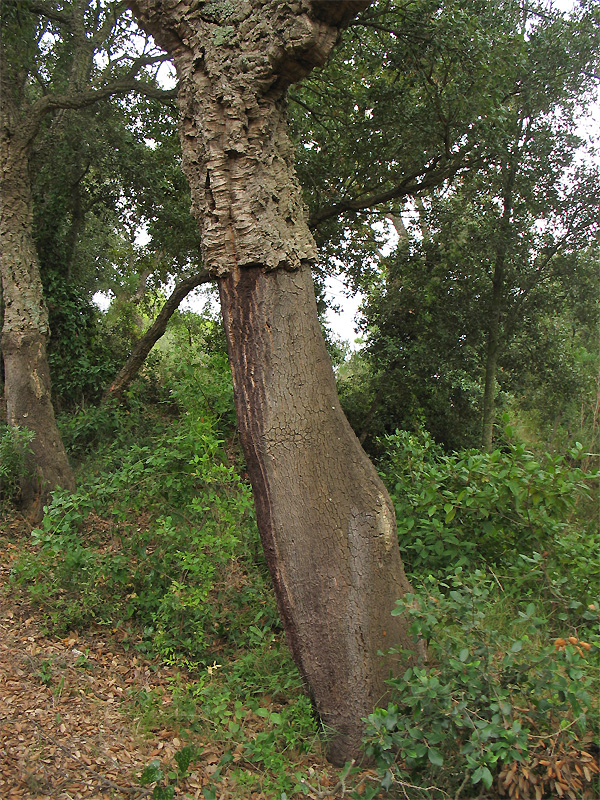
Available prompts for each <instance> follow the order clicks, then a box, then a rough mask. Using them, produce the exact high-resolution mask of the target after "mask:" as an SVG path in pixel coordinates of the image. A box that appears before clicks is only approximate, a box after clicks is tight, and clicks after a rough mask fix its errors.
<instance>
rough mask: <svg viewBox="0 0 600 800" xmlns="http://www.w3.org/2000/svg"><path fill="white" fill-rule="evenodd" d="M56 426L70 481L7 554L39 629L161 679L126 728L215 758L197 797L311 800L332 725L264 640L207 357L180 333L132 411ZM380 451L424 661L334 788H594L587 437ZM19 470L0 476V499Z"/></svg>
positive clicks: (410, 438) (251, 522)
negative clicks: (173, 739)
mask: <svg viewBox="0 0 600 800" xmlns="http://www.w3.org/2000/svg"><path fill="white" fill-rule="evenodd" d="M173 352H176V353H177V357H174V356H173ZM506 423H507V421H506ZM62 433H63V436H64V439H65V442H66V443H67V446H68V448H69V451H70V453H71V456H72V458H73V459H74V460H75V461H76V463H77V464H78V471H79V488H78V489H77V491H76V492H75V493H73V494H67V493H61V492H56V493H55V494H54V497H53V500H52V502H51V503H50V505H49V506H48V507H47V509H46V513H45V515H44V518H43V520H42V522H41V524H40V525H39V527H37V528H36V529H35V530H34V531H33V533H32V539H31V542H30V543H26V542H23V543H22V554H21V556H20V559H19V560H18V562H17V565H16V567H15V569H14V570H13V576H12V577H13V582H14V585H15V587H17V586H19V587H22V589H23V590H24V591H26V592H27V593H28V596H29V597H30V599H31V601H32V602H33V603H34V604H35V605H36V606H37V607H38V609H39V610H40V612H41V613H42V615H43V618H44V620H45V624H46V626H47V629H48V631H49V632H52V633H55V634H60V635H65V634H66V633H67V632H69V631H72V630H85V629H86V628H87V627H89V626H101V627H103V628H105V629H109V630H111V631H113V633H114V635H115V636H117V637H118V638H119V639H120V641H121V642H123V643H124V644H125V646H127V647H129V648H130V649H131V650H132V652H141V653H143V654H144V655H145V656H146V657H148V658H151V659H157V660H159V661H161V662H163V663H165V662H166V663H168V664H171V665H173V666H174V667H176V668H177V669H176V673H177V676H178V677H177V678H176V679H174V681H173V685H172V687H171V691H172V697H173V702H172V703H170V704H169V705H165V704H164V703H163V702H162V700H161V697H160V696H159V695H155V694H153V693H152V692H149V693H147V692H142V693H141V694H138V695H136V696H132V697H130V699H129V704H130V709H131V714H132V716H136V717H137V718H138V719H140V720H141V724H142V726H143V727H144V728H145V729H147V730H154V729H156V728H158V727H161V726H163V725H164V724H165V721H166V720H168V721H169V724H171V725H174V726H175V727H176V728H177V729H179V730H181V731H183V732H184V733H183V734H182V736H181V737H180V738H181V739H182V741H184V742H185V744H184V745H183V748H182V750H181V753H180V754H178V759H180V760H181V762H182V764H184V765H185V763H186V762H187V763H188V764H189V762H190V760H192V759H193V758H194V757H201V756H200V755H198V754H199V753H201V749H202V742H203V741H206V740H207V739H208V740H209V741H210V742H211V744H212V745H213V746H214V745H215V743H216V744H217V745H218V747H219V748H220V750H219V752H220V756H219V761H218V764H217V767H216V769H215V772H214V775H213V785H212V786H211V788H210V789H205V790H204V796H205V797H207V798H211V797H214V798H217V797H219V785H220V781H221V780H222V778H223V777H224V776H225V775H227V776H228V786H232V785H234V786H235V787H236V790H235V791H236V793H237V796H238V797H240V798H241V797H245V796H249V795H250V793H251V792H253V791H254V792H255V791H262V792H263V793H264V794H265V796H267V797H276V798H290V797H300V796H309V797H326V796H329V795H328V794H327V793H328V792H330V791H331V790H332V788H333V785H332V783H331V781H332V778H331V776H329V777H326V775H325V773H319V772H318V770H317V771H315V768H314V767H311V766H310V764H311V763H323V752H324V745H325V743H326V741H327V731H326V730H323V728H322V726H320V724H319V722H318V720H317V719H316V718H315V716H314V714H313V711H312V707H311V703H310V700H309V698H308V696H307V695H306V694H305V692H304V690H303V686H302V681H301V679H300V676H299V674H298V672H297V669H296V667H295V665H294V664H293V662H292V660H291V657H290V654H289V651H288V650H287V647H286V645H285V642H284V640H283V637H282V629H281V625H280V623H279V619H278V614H277V609H276V606H275V602H274V597H273V593H272V590H271V587H270V581H269V575H268V571H267V569H266V564H265V560H264V557H263V554H262V550H261V547H260V541H259V537H258V533H257V529H256V523H255V519H254V510H253V504H252V496H251V490H250V487H249V485H248V483H247V481H246V478H245V472H244V464H243V461H242V458H241V454H240V449H239V445H238V442H237V439H236V433H235V415H234V410H233V398H232V390H231V380H230V374H229V367H228V364H227V361H226V358H225V357H224V355H222V354H220V353H219V352H218V348H217V349H216V351H215V349H214V348H213V349H212V351H210V352H209V351H208V349H207V348H206V336H205V335H204V337H200V338H199V339H198V340H197V341H195V342H193V343H191V344H190V343H185V342H184V341H183V339H182V338H181V336H180V335H179V334H177V331H175V333H172V334H171V339H170V343H169V342H168V341H167V342H165V345H164V347H163V350H162V353H161V354H160V355H159V356H157V357H156V358H155V359H154V362H153V363H152V364H150V365H148V366H147V367H146V369H145V371H144V373H143V375H141V376H140V378H139V380H138V383H137V384H136V386H135V391H133V390H132V392H131V393H130V398H129V402H128V404H127V405H125V406H123V407H120V408H118V407H116V406H113V405H110V404H108V405H105V406H103V407H100V408H97V407H93V406H92V407H89V408H87V409H85V410H81V411H79V412H78V413H76V414H69V415H65V416H64V417H63V419H62ZM5 440H6V441H5ZM11 441H13V444H14V447H15V448H16V450H15V452H18V447H23V446H26V442H24V441H22V437H20V436H18V435H17V436H16V437H14V439H13V440H11ZM7 442H8V436H7V434H5V435H4V439H3V445H2V446H3V447H4V448H7V452H12V450H10V449H9V448H8V444H7ZM378 447H379V448H380V450H381V452H382V453H383V455H382V456H381V457H380V459H379V468H380V471H381V474H382V477H383V478H384V481H385V482H386V483H387V486H388V489H389V491H390V494H391V496H392V499H393V501H394V503H395V507H396V514H397V520H398V536H399V541H400V546H401V550H402V553H403V556H404V559H405V563H406V567H407V571H408V574H409V575H410V579H411V582H412V585H413V588H414V594H412V595H408V596H406V597H404V598H403V599H402V600H399V601H398V605H397V613H401V612H402V613H407V614H408V615H409V618H410V620H411V626H412V627H411V630H412V633H413V635H414V636H415V637H419V638H421V639H424V640H425V641H426V642H427V647H428V659H427V661H426V662H423V663H421V664H418V665H415V666H413V667H411V668H410V669H408V670H407V671H406V672H405V673H404V674H403V675H400V676H397V677H395V678H394V679H393V680H392V681H391V682H390V696H389V698H388V701H387V702H386V703H385V704H384V705H383V706H382V707H381V708H379V709H378V710H376V711H375V713H373V714H372V715H371V716H370V717H369V719H368V721H367V727H366V732H365V746H364V763H362V764H358V763H356V764H348V765H347V768H346V770H345V771H343V772H342V773H341V775H340V776H338V778H336V779H335V780H336V782H337V784H338V785H337V789H336V791H337V792H338V796H339V795H342V796H346V797H354V798H359V797H360V798H373V797H387V796H389V797H405V796H410V797H424V798H447V797H452V798H468V797H478V796H482V797H483V796H488V795H487V794H485V792H489V796H493V797H496V796H499V797H502V796H507V797H510V798H523V797H525V798H527V797H530V798H536V800H538V798H540V799H541V798H550V797H562V796H565V797H569V798H573V800H580V798H593V797H595V796H597V791H598V780H597V773H598V766H597V764H598V760H597V755H598V750H597V747H598V740H597V738H595V732H597V730H598V722H599V720H598V697H599V689H598V672H599V666H600V659H599V654H600V637H599V635H598V622H599V620H600V606H599V604H598V601H597V596H596V590H597V586H598V579H599V568H600V567H599V561H598V544H597V537H596V530H595V512H594V508H595V496H596V489H597V480H598V474H597V471H596V470H595V469H594V468H593V467H592V466H590V459H589V457H588V456H587V455H586V454H585V452H584V451H583V449H582V447H581V445H576V446H575V447H574V448H573V449H572V450H571V451H569V452H568V453H565V454H563V455H558V454H548V453H546V454H544V453H534V452H533V451H531V450H529V449H527V448H526V447H525V446H524V445H523V444H522V443H521V442H519V441H518V439H517V438H516V436H515V434H514V431H513V430H511V428H510V427H509V425H508V424H505V428H504V432H503V435H502V437H501V441H500V443H499V445H498V447H497V448H496V449H494V450H493V451H492V452H491V453H484V452H482V451H481V450H465V451H461V452H446V451H444V450H442V449H441V448H440V447H439V446H438V445H436V444H435V443H434V441H433V440H432V439H431V437H430V436H429V435H428V434H427V433H426V432H425V431H421V432H417V433H408V432H401V431H399V432H397V433H396V434H394V435H392V436H388V437H387V438H386V439H384V440H382V441H380V442H379V444H378ZM21 463H22V462H21V461H20V460H19V458H17V457H16V456H15V457H14V458H13V460H12V461H10V462H9V461H8V460H7V461H6V462H5V465H6V466H5V467H4V469H5V471H6V472H7V473H8V472H9V469H12V477H10V476H9V475H7V477H6V478H5V479H4V480H5V485H6V486H7V487H8V486H10V485H12V483H11V481H12V482H14V483H15V485H16V483H17V477H18V471H19V467H20V464H21ZM9 465H10V467H9ZM5 510H6V512H7V513H9V511H8V508H7V506H5ZM390 646H391V647H392V648H393V646H394V643H393V642H390ZM178 769H179V767H177V768H174V772H171V773H169V774H163V772H164V770H161V769H160V768H159V765H158V764H157V763H154V762H153V763H150V764H149V765H148V768H147V770H146V771H145V772H144V775H142V776H141V777H140V776H138V777H139V779H140V780H141V781H142V783H143V784H145V785H149V786H151V787H152V791H153V793H154V794H153V797H155V798H169V797H172V796H174V794H173V792H174V790H175V786H176V784H177V775H178V774H179V773H178ZM169 776H170V777H169ZM136 780H137V778H136ZM323 781H324V783H323ZM319 792H320V793H321V794H319Z"/></svg>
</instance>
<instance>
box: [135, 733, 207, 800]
mask: <svg viewBox="0 0 600 800" xmlns="http://www.w3.org/2000/svg"><path fill="white" fill-rule="evenodd" d="M200 752H201V751H200V750H199V748H197V747H196V746H195V745H186V746H185V747H183V748H182V749H181V750H178V751H177V752H176V753H175V754H174V755H173V760H174V761H175V766H174V768H173V769H170V770H169V771H168V772H167V773H166V774H165V773H164V772H163V769H162V767H161V763H160V761H151V762H150V763H149V764H147V765H146V767H145V768H144V771H143V772H142V774H141V775H140V779H139V780H140V785H141V786H149V785H150V784H152V783H154V784H155V786H154V788H153V789H152V800H172V798H173V796H174V795H175V789H176V787H177V786H178V785H179V783H180V782H181V781H182V780H183V779H184V778H185V776H186V774H187V771H188V768H189V766H190V764H191V763H192V762H193V761H196V760H197V759H198V758H199V756H200Z"/></svg>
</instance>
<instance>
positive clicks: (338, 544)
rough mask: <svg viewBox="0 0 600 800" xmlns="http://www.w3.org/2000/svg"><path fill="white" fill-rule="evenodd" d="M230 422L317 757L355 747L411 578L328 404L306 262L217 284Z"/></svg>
mask: <svg viewBox="0 0 600 800" xmlns="http://www.w3.org/2000/svg"><path fill="white" fill-rule="evenodd" d="M219 283H220V291H221V304H222V308H223V315H224V319H225V329H226V333H227V339H228V345H229V353H230V360H231V365H232V372H233V380H234V392H235V398H236V409H237V414H238V424H239V428H240V435H241V440H242V445H243V447H244V452H245V455H246V461H247V465H248V473H249V475H250V478H251V481H252V486H253V490H254V497H255V502H256V509H257V520H258V525H259V529H260V532H261V537H262V541H263V546H264V549H265V553H266V557H267V562H268V564H269V569H270V572H271V576H272V579H273V583H274V586H275V591H276V595H277V600H278V604H279V611H280V614H281V618H282V621H283V624H284V627H285V630H286V633H287V637H288V642H289V645H290V647H291V650H292V653H293V655H294V658H295V660H296V662H297V664H298V665H299V667H300V670H301V672H302V675H303V677H304V678H305V680H306V682H307V684H308V686H309V687H310V690H311V693H312V695H313V698H314V701H315V704H316V708H317V711H318V712H319V715H320V717H321V719H322V721H323V723H324V724H325V726H326V728H327V729H328V730H330V732H332V733H333V732H335V735H334V736H332V740H331V742H330V751H329V755H330V758H331V760H332V761H333V762H334V763H338V764H341V763H344V761H345V760H346V759H348V758H350V757H355V756H356V755H357V752H358V750H359V746H360V738H361V732H362V727H363V725H362V719H363V718H364V717H366V716H367V714H369V713H371V711H372V710H373V709H374V707H375V706H376V705H377V704H378V703H381V702H382V701H383V695H384V694H385V679H386V678H387V677H389V674H390V672H394V671H395V670H396V669H397V668H398V665H397V664H395V663H393V662H391V661H390V658H381V657H380V656H378V651H379V650H382V649H383V650H385V649H386V648H387V647H389V646H391V645H392V644H394V645H397V644H401V645H402V646H406V647H409V648H412V647H414V645H413V643H412V642H411V639H410V636H409V635H408V632H407V629H406V622H405V620H403V618H402V617H392V616H391V611H392V608H393V607H394V602H395V600H396V599H397V598H399V597H402V596H403V595H404V594H405V593H406V592H407V591H409V590H410V586H409V584H408V582H407V580H406V578H405V576H404V571H403V568H402V564H401V561H400V553H399V550H398V542H397V535H396V525H395V519H394V511H393V508H392V505H391V503H390V500H389V498H388V496H387V493H386V491H385V489H384V487H383V485H382V483H381V481H380V480H379V477H378V476H377V473H376V471H375V469H374V468H373V466H372V464H371V462H370V461H369V460H368V458H367V456H366V455H365V453H364V451H363V450H362V448H361V446H360V444H359V442H358V440H357V438H356V436H355V435H354V433H353V431H352V429H351V428H350V425H349V424H348V422H347V420H346V418H345V417H344V415H343V412H342V410H341V408H340V405H339V401H338V397H337V392H336V387H335V380H334V377H333V371H332V369H331V364H330V362H329V358H328V356H327V351H326V349H325V344H324V342H323V338H322V336H321V332H320V329H319V325H318V320H317V312H316V303H315V299H314V291H313V286H312V280H311V275H310V269H309V268H308V267H303V268H302V269H300V270H298V271H297V272H286V271H283V270H277V271H267V270H264V269H263V268H262V267H259V266H257V267H251V268H248V269H244V270H240V271H234V272H232V273H230V274H229V275H227V276H225V277H223V278H221V279H220V282H219Z"/></svg>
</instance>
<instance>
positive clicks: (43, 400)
mask: <svg viewBox="0 0 600 800" xmlns="http://www.w3.org/2000/svg"><path fill="white" fill-rule="evenodd" d="M14 116H15V112H14V110H13V111H12V113H11V109H10V108H9V99H8V98H7V97H6V96H5V98H4V103H3V116H2V122H3V124H2V137H1V152H2V173H1V195H2V216H1V229H0V238H1V241H2V258H1V262H0V278H1V280H2V296H3V303H4V320H3V327H2V354H3V358H4V386H5V399H6V417H7V422H8V424H9V425H10V426H20V427H24V428H29V429H30V430H32V431H33V432H34V433H35V438H34V440H33V442H32V444H31V449H32V453H31V454H30V455H29V456H28V457H27V461H26V466H27V468H28V471H27V475H26V476H25V477H24V478H23V481H22V484H21V496H20V502H21V504H22V506H23V507H24V508H25V509H26V510H27V511H28V512H29V513H30V514H31V515H32V516H33V518H34V519H36V520H37V519H39V518H40V516H41V514H42V511H43V505H44V503H45V502H46V500H47V497H48V493H49V492H50V491H51V490H52V489H55V488H57V487H58V486H60V487H62V488H63V489H69V490H72V489H74V488H75V479H74V476H73V471H72V469H71V466H70V464H69V460H68V458H67V454H66V452H65V449H64V446H63V443H62V440H61V437H60V434H59V432H58V428H57V426H56V420H55V418H54V410H53V407H52V401H51V393H50V372H49V369H48V362H47V359H46V341H47V338H48V335H49V329H48V313H47V309H46V305H45V303H44V298H43V293H42V284H41V280H40V274H39V264H38V259H37V253H36V250H35V245H34V242H33V234H32V211H31V209H32V201H31V190H30V183H29V173H28V166H29V165H28V158H29V142H30V137H28V136H20V135H19V130H18V126H17V125H14V124H11V122H12V121H13V119H14Z"/></svg>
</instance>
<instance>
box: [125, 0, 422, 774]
mask: <svg viewBox="0 0 600 800" xmlns="http://www.w3.org/2000/svg"><path fill="white" fill-rule="evenodd" d="M367 4H368V3H367V2H366V0H360V2H337V3H326V2H309V1H308V0H300V1H299V2H295V3H281V2H279V0H260V2H259V0H255V1H254V2H246V3H239V4H227V5H225V4H223V5H222V6H221V4H219V5H217V4H216V3H210V4H202V3H200V5H198V3H197V2H195V3H194V4H193V5H192V3H191V2H190V3H189V5H188V4H186V3H185V2H177V3H175V2H173V3H165V2H158V0H138V2H136V4H135V6H134V11H135V12H136V13H137V14H138V15H139V16H140V17H141V21H142V24H143V25H144V26H145V27H146V28H147V29H148V30H149V31H150V32H151V33H153V34H154V36H155V37H156V39H157V40H158V41H159V42H160V43H161V44H162V45H163V46H164V47H166V48H167V49H168V50H169V51H170V53H171V55H172V56H173V57H174V61H175V64H176V67H177V71H178V76H179V79H180V93H179V106H180V111H181V140H182V147H183V167H184V171H185V172H186V175H187V178H188V181H189V183H190V187H191V190H192V211H193V213H194V215H195V216H196V218H197V220H198V223H199V225H200V228H201V232H202V247H203V257H204V265H205V267H206V268H207V269H208V270H209V271H210V272H211V273H212V274H213V275H215V276H217V277H218V279H219V288H220V293H221V306H222V311H223V317H224V321H225V329H226V334H227V340H228V347H229V357H230V362H231V368H232V374H233V382H234V393H235V401H236V408H237V413H238V424H239V428H240V435H241V439H242V443H243V447H244V452H245V456H246V460H247V465H248V473H249V476H250V480H251V482H252V487H253V490H254V498H255V503H256V508H257V519H258V525H259V529H260V533H261V537H262V541H263V546H264V549H265V553H266V557H267V561H268V564H269V568H270V571H271V575H272V578H273V583H274V587H275V593H276V596H277V602H278V606H279V611H280V614H281V618H282V622H283V625H284V627H285V631H286V635H287V638H288V642H289V644H290V647H291V650H292V653H293V655H294V657H295V659H296V662H297V663H298V665H299V668H300V670H301V672H302V674H303V676H304V678H305V680H306V682H307V684H308V687H309V689H310V692H311V694H312V697H313V699H314V702H315V705H316V708H317V710H318V713H319V715H320V716H321V719H322V720H323V722H324V723H325V725H326V726H327V728H328V729H329V731H330V733H331V739H330V748H329V755H330V758H331V760H332V761H333V762H334V763H336V764H343V763H344V761H346V760H348V759H350V758H354V757H356V756H358V755H359V752H360V743H361V735H362V730H363V722H362V719H363V718H364V717H365V716H366V715H367V714H369V713H370V712H371V711H372V710H373V708H374V707H375V705H376V704H377V703H380V702H381V701H382V700H383V698H384V696H385V693H386V685H385V679H386V677H388V676H389V674H390V672H392V671H397V670H398V669H400V668H401V667H400V665H399V664H398V663H395V661H394V658H396V659H397V658H398V657H391V656H388V657H381V656H379V655H378V652H379V651H380V650H386V649H387V648H389V647H391V646H396V647H398V646H400V647H402V648H405V649H406V650H409V651H411V652H412V653H413V654H415V653H416V650H417V647H416V644H415V643H414V642H413V641H412V639H411V637H410V636H409V634H408V630H407V624H406V621H405V620H404V619H403V618H402V617H392V616H391V615H390V612H391V610H392V608H393V607H394V603H395V600H396V599H397V598H399V597H401V596H402V595H403V594H404V593H405V592H406V591H408V590H409V584H408V582H407V580H406V577H405V575H404V571H403V568H402V562H401V559H400V553H399V550H398V542H397V537H396V526H395V520H394V512H393V508H392V505H391V502H390V500H389V497H388V496H387V494H386V492H385V489H384V487H383V485H382V483H381V481H380V480H379V478H378V476H377V473H376V471H375V469H374V468H373V466H372V465H371V463H370V462H369V460H368V458H367V456H366V455H365V453H364V451H363V450H362V448H361V447H360V445H359V443H358V440H357V439H356V437H355V435H354V433H353V432H352V430H351V428H350V426H349V424H348V422H347V421H346V419H345V417H344V415H343V413H342V411H341V408H340V405H339V402H338V399H337V394H336V388H335V380H334V377H333V371H332V369H331V364H330V362H329V359H328V356H327V353H326V349H325V345H324V342H323V339H322V337H321V333H320V330H319V325H318V321H317V312H316V303H315V299H314V290H313V287H312V281H311V275H310V269H311V265H312V264H313V263H314V261H315V258H316V250H315V245H314V241H313V239H312V236H311V235H310V232H309V230H308V227H307V224H306V219H305V214H304V208H303V204H302V199H301V193H300V188H299V186H298V183H297V180H296V176H295V172H294V167H293V151H292V148H291V145H290V142H289V140H288V136H287V128H286V122H285V93H286V89H287V86H288V85H289V84H290V83H292V82H293V81H295V80H298V79H300V78H301V77H303V76H304V75H307V74H308V72H309V71H310V69H311V68H312V67H313V66H315V65H316V64H321V63H323V62H324V60H325V59H326V57H327V55H328V54H329V52H330V50H331V49H332V47H333V46H334V44H335V43H336V41H337V39H338V35H339V27H340V26H341V25H343V24H345V23H346V22H347V21H348V20H349V19H350V18H351V17H352V16H353V15H354V14H355V13H356V11H357V10H359V9H360V8H364V7H365V6H366V5H367ZM404 664H406V660H404Z"/></svg>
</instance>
